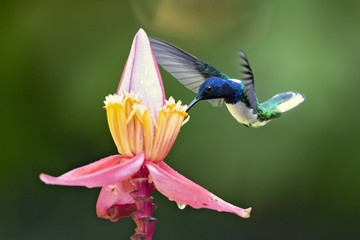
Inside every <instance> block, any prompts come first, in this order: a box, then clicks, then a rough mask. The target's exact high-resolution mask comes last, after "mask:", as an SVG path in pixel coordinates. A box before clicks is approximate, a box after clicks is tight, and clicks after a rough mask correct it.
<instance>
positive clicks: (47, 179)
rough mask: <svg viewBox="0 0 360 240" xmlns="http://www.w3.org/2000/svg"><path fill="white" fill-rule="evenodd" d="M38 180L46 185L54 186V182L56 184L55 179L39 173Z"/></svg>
mask: <svg viewBox="0 0 360 240" xmlns="http://www.w3.org/2000/svg"><path fill="white" fill-rule="evenodd" d="M39 178H40V180H41V181H42V182H44V183H46V184H56V182H57V180H56V177H52V176H50V175H47V174H45V173H40V175H39Z"/></svg>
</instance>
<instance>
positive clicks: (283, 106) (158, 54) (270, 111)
mask: <svg viewBox="0 0 360 240" xmlns="http://www.w3.org/2000/svg"><path fill="white" fill-rule="evenodd" d="M150 43H151V47H152V50H153V53H154V55H155V58H156V61H157V62H158V63H159V64H160V66H161V67H162V68H164V69H165V70H166V71H168V72H169V73H170V74H171V75H172V76H173V77H175V78H176V79H177V80H178V81H179V82H180V83H182V84H183V85H184V86H185V87H186V88H188V89H190V90H192V91H193V92H195V93H197V96H196V97H195V99H194V100H193V101H192V102H191V103H190V104H189V105H188V108H187V111H188V110H189V109H190V108H191V107H193V106H194V105H195V104H196V103H197V102H199V101H201V100H208V101H209V102H210V103H212V105H213V106H215V107H219V106H221V105H222V103H223V102H225V105H226V107H227V108H228V110H229V112H230V113H231V115H232V116H233V117H234V118H235V119H236V120H237V121H238V122H239V123H241V124H243V125H245V126H247V127H255V128H256V127H261V126H264V125H265V124H266V123H268V122H269V121H270V120H271V119H273V118H277V117H280V116H281V114H282V113H283V112H286V111H288V110H290V109H292V108H294V107H296V106H297V105H299V104H300V103H302V102H303V101H304V100H305V96H304V95H303V94H302V93H299V92H293V91H291V92H284V93H279V94H276V95H275V96H273V97H272V98H270V99H269V100H267V101H265V102H263V103H259V101H258V99H257V97H256V93H255V83H254V74H253V71H252V69H251V67H250V64H249V61H248V59H247V57H246V55H245V53H244V52H243V51H239V56H240V66H241V73H242V77H241V80H237V79H232V78H230V77H229V76H228V75H226V74H225V73H223V72H221V71H220V70H218V69H216V68H215V67H213V66H211V65H210V64H208V63H206V62H204V61H202V60H200V59H198V58H197V57H195V56H193V55H191V54H189V53H187V52H185V51H184V50H182V49H180V48H178V47H176V46H174V45H172V44H170V43H167V42H165V41H163V40H160V39H157V38H153V37H150Z"/></svg>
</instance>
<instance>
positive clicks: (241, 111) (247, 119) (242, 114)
mask: <svg viewBox="0 0 360 240" xmlns="http://www.w3.org/2000/svg"><path fill="white" fill-rule="evenodd" d="M225 104H226V107H227V108H228V109H229V112H230V113H231V115H233V117H234V118H235V119H236V120H237V121H238V122H239V123H242V124H245V125H247V126H249V127H250V126H251V127H261V126H264V125H265V124H266V122H267V121H262V122H260V121H258V119H257V114H254V113H253V109H250V108H248V107H246V105H245V104H244V103H242V102H240V101H239V102H237V103H235V104H231V103H225Z"/></svg>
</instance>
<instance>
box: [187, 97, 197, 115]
mask: <svg viewBox="0 0 360 240" xmlns="http://www.w3.org/2000/svg"><path fill="white" fill-rule="evenodd" d="M198 101H200V99H199V98H197V97H196V98H195V99H194V100H192V102H191V103H190V104H189V105H188V108H187V109H186V112H188V111H189V109H190V108H191V107H192V106H194V105H195V103H197V102H198Z"/></svg>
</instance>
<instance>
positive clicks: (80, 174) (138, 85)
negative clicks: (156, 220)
mask: <svg viewBox="0 0 360 240" xmlns="http://www.w3.org/2000/svg"><path fill="white" fill-rule="evenodd" d="M104 103H105V107H104V108H105V109H106V112H107V119H108V124H109V128H110V132H111V135H112V137H113V140H114V142H115V145H116V147H117V149H118V152H119V153H120V154H117V155H113V156H109V157H106V158H103V159H101V160H98V161H96V162H93V163H90V164H88V165H86V166H83V167H80V168H76V169H74V170H72V171H70V172H67V173H65V174H63V175H61V176H59V177H52V176H49V175H46V174H40V179H41V180H42V181H43V182H45V183H46V184H56V185H69V186H86V187H89V188H92V187H102V189H101V192H100V195H99V198H98V202H97V206H96V209H97V214H98V216H99V217H101V218H106V219H110V220H112V221H117V220H118V219H119V218H122V217H126V216H130V215H131V214H133V213H134V212H136V211H137V210H138V209H139V205H137V202H136V201H137V200H136V199H137V198H136V197H134V193H136V192H137V191H138V192H140V190H139V188H140V187H141V186H140V185H139V184H138V182H141V179H146V184H148V183H149V182H150V183H151V182H152V183H153V184H148V185H144V186H146V187H147V188H149V189H147V190H146V189H145V190H144V191H143V192H146V191H148V192H151V191H152V189H153V186H155V188H156V189H157V190H158V191H159V192H161V193H162V194H163V195H165V196H166V197H168V198H169V200H172V201H176V202H177V203H178V206H179V208H183V207H185V206H186V205H190V206H192V207H193V208H209V209H214V210H217V211H225V212H232V213H235V214H237V215H239V216H241V217H244V218H247V217H249V214H250V210H251V209H250V208H248V209H242V208H239V207H236V206H234V205H231V204H230V203H227V202H225V201H223V200H222V199H220V198H218V197H217V196H215V195H213V194H212V193H210V192H209V191H207V190H206V189H204V188H202V187H201V186H199V185H197V184H196V183H194V182H192V181H190V180H189V179H187V178H185V177H184V176H182V175H180V174H179V173H178V172H176V171H175V170H173V169H172V168H170V167H169V166H168V165H167V164H165V163H164V162H163V160H164V158H165V157H166V155H167V154H168V152H169V151H170V149H171V147H172V145H173V144H174V142H175V139H176V137H177V135H178V133H179V131H180V128H181V126H182V125H183V124H184V122H185V121H186V119H185V118H186V117H187V113H186V109H187V106H186V105H181V102H180V101H179V102H177V103H176V102H175V100H174V99H173V98H172V97H170V99H169V100H165V93H164V87H163V84H162V79H161V76H160V73H159V69H158V66H157V63H156V60H155V58H154V56H153V54H152V50H151V46H150V43H149V40H148V38H147V36H146V33H145V32H144V30H142V29H140V30H139V31H138V33H137V34H136V36H135V38H134V41H133V44H132V47H131V51H130V54H129V57H128V60H127V62H126V65H125V69H124V71H123V74H122V77H121V80H120V84H119V87H118V91H117V93H116V94H113V95H109V96H107V97H106V99H105V102H104ZM184 119H185V120H184ZM136 179H137V180H136ZM139 179H140V180H139ZM151 188H152V189H151ZM137 197H139V196H138V195H137ZM140 197H141V196H140ZM150 216H151V214H150Z"/></svg>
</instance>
